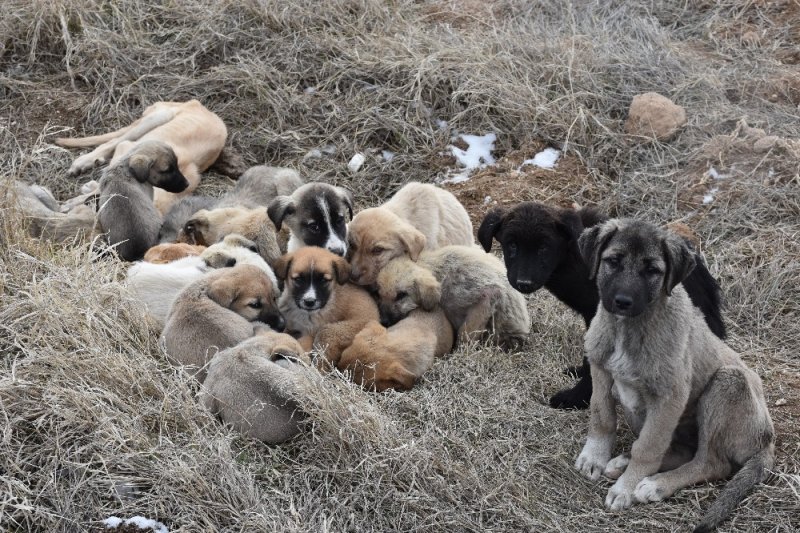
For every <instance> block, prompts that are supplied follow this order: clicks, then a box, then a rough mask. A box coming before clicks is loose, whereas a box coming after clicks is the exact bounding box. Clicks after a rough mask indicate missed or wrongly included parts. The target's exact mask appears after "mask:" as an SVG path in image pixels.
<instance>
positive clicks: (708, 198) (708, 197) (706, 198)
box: [703, 187, 719, 205]
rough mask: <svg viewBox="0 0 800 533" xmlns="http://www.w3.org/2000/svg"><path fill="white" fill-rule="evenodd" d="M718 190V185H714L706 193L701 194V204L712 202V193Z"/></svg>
mask: <svg viewBox="0 0 800 533" xmlns="http://www.w3.org/2000/svg"><path fill="white" fill-rule="evenodd" d="M718 192H719V187H714V188H712V189H711V190H710V191H708V194H706V195H705V196H703V205H707V204H710V203H711V202H713V201H714V195H715V194H716V193H718Z"/></svg>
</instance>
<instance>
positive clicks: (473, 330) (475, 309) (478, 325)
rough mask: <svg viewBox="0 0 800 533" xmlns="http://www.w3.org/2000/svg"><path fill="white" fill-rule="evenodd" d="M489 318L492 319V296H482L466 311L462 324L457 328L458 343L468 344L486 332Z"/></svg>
mask: <svg viewBox="0 0 800 533" xmlns="http://www.w3.org/2000/svg"><path fill="white" fill-rule="evenodd" d="M490 318H492V295H491V294H484V295H483V296H481V299H480V300H478V302H477V303H475V304H474V305H473V306H472V307H470V308H469V310H467V316H466V318H465V319H464V323H463V324H462V325H461V327H460V328H458V340H459V342H469V341H470V340H473V339H477V338H479V337H480V334H481V333H483V332H484V331H486V325H487V324H488V323H489V319H490Z"/></svg>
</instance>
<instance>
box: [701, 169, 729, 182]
mask: <svg viewBox="0 0 800 533" xmlns="http://www.w3.org/2000/svg"><path fill="white" fill-rule="evenodd" d="M706 174H708V177H710V178H711V179H715V180H724V179H726V178H729V177H730V174H720V173H719V171H718V170H717V169H716V168H714V167H710V168H709V169H708V171H707V172H706Z"/></svg>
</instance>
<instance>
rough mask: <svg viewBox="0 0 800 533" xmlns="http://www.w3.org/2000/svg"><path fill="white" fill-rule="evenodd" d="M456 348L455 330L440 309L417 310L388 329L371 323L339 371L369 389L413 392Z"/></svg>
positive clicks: (346, 353) (344, 357) (344, 356)
mask: <svg viewBox="0 0 800 533" xmlns="http://www.w3.org/2000/svg"><path fill="white" fill-rule="evenodd" d="M452 347H453V327H452V326H451V325H450V321H449V320H448V319H447V316H446V315H445V313H444V311H442V309H441V308H436V309H434V310H433V311H423V310H421V309H417V310H415V311H412V312H411V313H410V314H409V315H408V316H407V317H406V318H404V319H403V320H401V321H400V322H398V323H397V324H395V325H394V326H391V327H390V328H388V329H387V328H385V327H383V326H381V325H380V324H379V323H378V322H370V323H369V324H367V326H366V327H365V328H364V329H363V330H362V331H361V332H359V333H358V335H356V337H355V338H354V339H353V342H352V343H351V344H350V346H349V347H347V348H346V349H345V350H344V351H343V352H342V356H341V358H340V359H339V363H338V364H337V367H338V368H339V369H340V370H349V371H351V372H352V373H353V378H352V379H353V381H354V382H355V383H359V384H361V385H362V386H363V387H364V388H366V389H375V390H376V391H378V392H383V391H385V390H387V389H395V390H399V391H405V390H411V388H412V387H413V386H414V384H415V383H416V382H417V380H418V379H419V377H420V376H422V374H424V373H425V372H426V371H427V370H429V369H430V368H431V366H433V361H434V359H435V358H436V357H440V356H442V355H444V354H446V353H447V352H449V351H450V350H451V349H452Z"/></svg>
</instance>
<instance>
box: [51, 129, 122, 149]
mask: <svg viewBox="0 0 800 533" xmlns="http://www.w3.org/2000/svg"><path fill="white" fill-rule="evenodd" d="M130 129H131V126H125V127H124V128H121V129H118V130H117V131H112V132H109V133H104V134H103V135H93V136H91V137H59V138H57V139H55V140H54V141H53V142H55V143H56V144H57V145H59V146H63V147H64V148H87V147H91V146H100V145H101V144H103V143H107V142H108V141H111V140H114V139H116V138H117V137H119V136H120V135H123V134H125V133H127V132H128V130H130Z"/></svg>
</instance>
